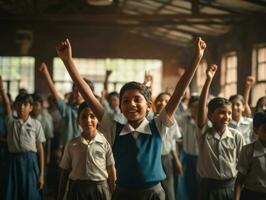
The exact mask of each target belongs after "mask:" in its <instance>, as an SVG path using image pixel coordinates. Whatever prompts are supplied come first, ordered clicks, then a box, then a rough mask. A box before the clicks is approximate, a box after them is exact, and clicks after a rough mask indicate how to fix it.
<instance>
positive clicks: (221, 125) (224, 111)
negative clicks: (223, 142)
mask: <svg viewBox="0 0 266 200" xmlns="http://www.w3.org/2000/svg"><path fill="white" fill-rule="evenodd" d="M231 115H232V108H231V106H230V105H226V106H224V107H220V108H216V109H215V110H214V112H213V113H209V119H210V120H211V122H212V123H213V125H214V127H215V128H216V129H217V130H219V131H223V130H224V129H225V128H226V127H227V126H228V123H229V121H230V120H231Z"/></svg>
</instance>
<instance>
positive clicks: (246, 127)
mask: <svg viewBox="0 0 266 200" xmlns="http://www.w3.org/2000/svg"><path fill="white" fill-rule="evenodd" d="M229 101H230V102H231V103H232V120H231V121H230V122H229V125H228V126H229V127H230V128H234V129H236V130H238V131H239V132H240V133H241V134H242V136H243V139H244V143H245V144H249V143H251V142H252V141H253V140H254V139H255V138H254V136H253V131H252V118H249V117H244V116H243V112H244V111H245V101H244V98H243V96H242V95H233V96H231V97H230V98H229Z"/></svg>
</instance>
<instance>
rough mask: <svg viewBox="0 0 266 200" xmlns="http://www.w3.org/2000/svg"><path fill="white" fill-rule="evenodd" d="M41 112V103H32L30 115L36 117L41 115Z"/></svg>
mask: <svg viewBox="0 0 266 200" xmlns="http://www.w3.org/2000/svg"><path fill="white" fill-rule="evenodd" d="M42 111H43V106H42V103H41V102H38V101H35V102H34V103H33V109H32V114H33V115H35V116H37V115H39V114H41V112H42Z"/></svg>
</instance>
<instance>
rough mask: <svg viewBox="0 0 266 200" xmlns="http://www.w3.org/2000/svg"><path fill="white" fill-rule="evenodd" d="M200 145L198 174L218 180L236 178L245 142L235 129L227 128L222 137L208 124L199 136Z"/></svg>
mask: <svg viewBox="0 0 266 200" xmlns="http://www.w3.org/2000/svg"><path fill="white" fill-rule="evenodd" d="M197 139H198V144H199V156H198V167H197V169H198V173H199V174H200V176H201V177H203V178H212V179H217V180H224V179H231V178H234V177H236V175H237V170H236V164H237V161H238V157H239V154H240V151H241V149H242V146H243V144H244V140H243V137H242V135H241V134H240V133H239V132H238V131H237V130H235V129H231V128H228V127H226V129H225V131H224V132H223V134H222V135H221V136H220V135H219V134H218V132H217V131H216V130H215V129H214V128H213V127H210V126H209V125H208V124H207V125H206V126H204V127H203V128H202V129H201V132H200V134H198V136H197Z"/></svg>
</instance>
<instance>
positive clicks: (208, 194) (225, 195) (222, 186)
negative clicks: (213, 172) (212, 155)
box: [199, 178, 235, 200]
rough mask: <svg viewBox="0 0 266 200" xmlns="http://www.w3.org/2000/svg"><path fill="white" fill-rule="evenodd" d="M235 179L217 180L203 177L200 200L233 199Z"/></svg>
mask: <svg viewBox="0 0 266 200" xmlns="http://www.w3.org/2000/svg"><path fill="white" fill-rule="evenodd" d="M234 183H235V179H228V180H216V179H209V178H202V179H201V182H200V189H199V199H200V200H233V198H234Z"/></svg>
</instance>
